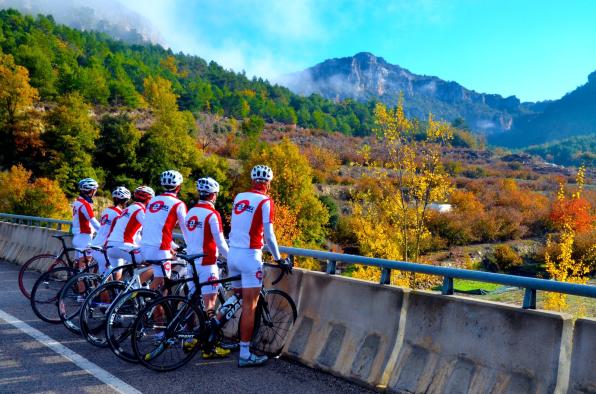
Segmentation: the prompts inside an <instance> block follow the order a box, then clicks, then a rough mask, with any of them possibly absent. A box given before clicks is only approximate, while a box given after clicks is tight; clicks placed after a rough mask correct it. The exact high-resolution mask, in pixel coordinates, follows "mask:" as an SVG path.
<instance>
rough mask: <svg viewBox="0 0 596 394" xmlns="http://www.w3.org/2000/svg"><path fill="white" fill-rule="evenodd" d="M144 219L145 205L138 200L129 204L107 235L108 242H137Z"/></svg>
mask: <svg viewBox="0 0 596 394" xmlns="http://www.w3.org/2000/svg"><path fill="white" fill-rule="evenodd" d="M144 221H145V206H144V205H143V204H141V203H140V202H135V203H133V204H131V205H129V206H128V207H127V208H126V209H125V210H124V211H122V214H120V216H118V218H117V219H116V223H115V224H114V228H113V229H112V232H111V233H110V235H109V236H108V242H124V243H129V244H134V245H136V244H138V243H139V240H140V237H141V234H140V232H141V228H142V227H143V222H144Z"/></svg>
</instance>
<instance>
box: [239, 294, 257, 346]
mask: <svg viewBox="0 0 596 394" xmlns="http://www.w3.org/2000/svg"><path fill="white" fill-rule="evenodd" d="M260 291H261V288H260V287H253V288H246V289H242V315H241V317H240V341H241V342H250V340H251V338H252V334H253V329H254V326H255V310H256V309H257V301H258V300H259V293H260Z"/></svg>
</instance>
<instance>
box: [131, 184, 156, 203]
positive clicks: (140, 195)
mask: <svg viewBox="0 0 596 394" xmlns="http://www.w3.org/2000/svg"><path fill="white" fill-rule="evenodd" d="M153 197H155V192H154V191H153V189H152V188H150V187H149V186H139V187H137V188H136V189H135V198H136V199H137V200H141V201H149V200H151V199H152V198H153Z"/></svg>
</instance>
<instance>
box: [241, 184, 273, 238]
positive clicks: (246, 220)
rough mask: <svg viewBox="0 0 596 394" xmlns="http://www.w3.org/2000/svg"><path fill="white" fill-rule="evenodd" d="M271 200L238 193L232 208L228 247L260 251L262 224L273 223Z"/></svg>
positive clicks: (265, 197) (252, 192) (250, 193)
mask: <svg viewBox="0 0 596 394" xmlns="http://www.w3.org/2000/svg"><path fill="white" fill-rule="evenodd" d="M273 219H274V215H273V200H272V199H271V198H270V197H269V196H267V195H266V194H263V193H260V192H257V191H250V192H244V193H240V194H238V195H237V196H236V198H235V199H234V205H233V208H232V223H231V225H232V230H231V231H230V247H233V248H245V249H261V248H262V247H263V224H264V223H273Z"/></svg>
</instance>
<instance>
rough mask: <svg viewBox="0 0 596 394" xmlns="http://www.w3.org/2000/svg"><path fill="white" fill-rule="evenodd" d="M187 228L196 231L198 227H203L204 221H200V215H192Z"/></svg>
mask: <svg viewBox="0 0 596 394" xmlns="http://www.w3.org/2000/svg"><path fill="white" fill-rule="evenodd" d="M186 228H187V229H188V231H195V230H196V229H197V228H203V222H201V221H199V218H198V217H196V216H192V217H191V218H190V219H188V221H187V222H186Z"/></svg>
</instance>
